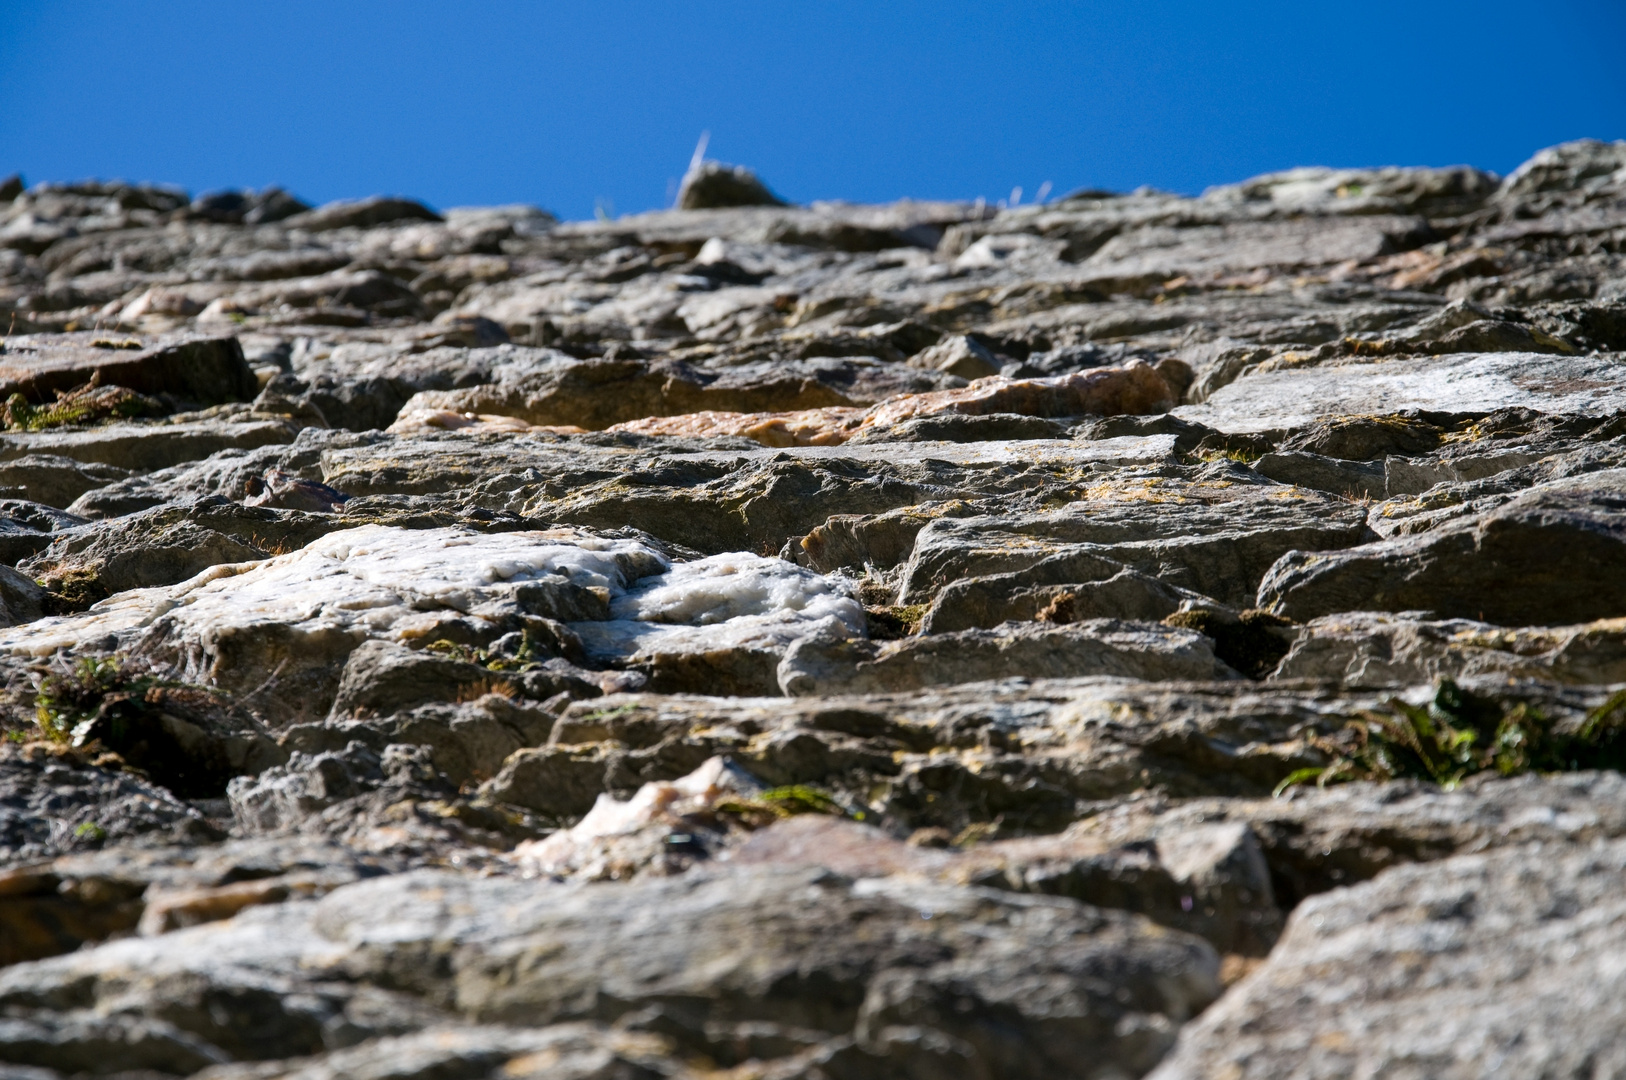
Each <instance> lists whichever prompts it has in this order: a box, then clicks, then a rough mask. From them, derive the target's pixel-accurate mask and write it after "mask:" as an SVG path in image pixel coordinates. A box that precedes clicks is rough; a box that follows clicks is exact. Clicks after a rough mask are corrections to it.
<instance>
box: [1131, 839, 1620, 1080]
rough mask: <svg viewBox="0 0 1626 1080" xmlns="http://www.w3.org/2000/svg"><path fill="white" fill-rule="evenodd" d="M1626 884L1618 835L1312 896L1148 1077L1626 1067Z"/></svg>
mask: <svg viewBox="0 0 1626 1080" xmlns="http://www.w3.org/2000/svg"><path fill="white" fill-rule="evenodd" d="M1623 880H1626V845H1622V844H1621V843H1619V842H1615V843H1611V844H1605V845H1600V846H1597V847H1591V848H1588V847H1579V848H1576V847H1568V846H1563V847H1557V848H1556V849H1555V848H1553V847H1543V846H1532V847H1529V848H1514V849H1512V850H1506V851H1501V852H1497V853H1494V854H1490V855H1463V856H1458V857H1457V858H1454V859H1450V860H1447V861H1445V862H1443V863H1437V864H1434V865H1431V866H1426V867H1425V866H1415V867H1398V868H1396V869H1394V870H1390V871H1388V872H1387V873H1385V874H1384V875H1383V876H1382V877H1379V878H1378V879H1377V880H1375V881H1372V882H1369V883H1367V884H1364V885H1360V886H1357V887H1355V888H1352V889H1347V890H1338V891H1335V892H1331V893H1328V894H1326V895H1324V896H1319V897H1315V898H1313V899H1311V900H1309V901H1307V902H1306V903H1304V904H1303V905H1301V906H1300V907H1299V909H1298V910H1297V911H1296V912H1295V913H1294V915H1293V919H1292V922H1291V923H1290V924H1289V926H1288V928H1287V932H1286V934H1285V935H1284V936H1283V938H1282V943H1281V945H1280V946H1279V948H1278V950H1277V951H1276V952H1275V953H1274V954H1273V955H1272V956H1271V958H1270V960H1269V961H1267V962H1266V963H1265V965H1264V966H1263V967H1261V968H1260V969H1259V970H1258V971H1256V972H1255V973H1254V974H1253V975H1252V976H1251V977H1250V978H1249V979H1248V980H1247V981H1245V982H1244V983H1243V984H1242V985H1241V986H1239V987H1237V988H1236V991H1235V992H1234V993H1233V994H1232V995H1230V996H1228V997H1227V998H1226V999H1225V1000H1224V1001H1223V1002H1222V1003H1220V1004H1219V1005H1217V1006H1215V1007H1214V1008H1213V1009H1211V1010H1210V1011H1209V1012H1207V1013H1206V1014H1204V1016H1203V1017H1202V1018H1201V1019H1200V1020H1199V1021H1198V1022H1197V1023H1196V1024H1194V1025H1192V1026H1191V1027H1189V1028H1187V1029H1186V1030H1185V1031H1184V1032H1182V1034H1181V1039H1180V1045H1179V1046H1178V1047H1177V1049H1176V1050H1175V1052H1174V1053H1173V1054H1172V1055H1171V1056H1170V1058H1169V1060H1167V1061H1165V1062H1164V1063H1163V1064H1162V1065H1161V1066H1159V1068H1158V1069H1157V1070H1156V1071H1155V1072H1154V1073H1153V1074H1152V1075H1153V1076H1154V1077H1158V1078H1173V1077H1198V1076H1203V1077H1207V1076H1217V1075H1232V1076H1237V1077H1276V1076H1281V1077H1286V1076H1349V1075H1374V1076H1376V1075H1385V1076H1389V1075H1414V1076H1422V1075H1428V1076H1439V1077H1459V1076H1460V1077H1469V1076H1484V1075H1487V1074H1488V1073H1493V1072H1494V1073H1508V1074H1517V1075H1524V1076H1536V1075H1561V1074H1563V1073H1566V1072H1568V1073H1574V1072H1575V1071H1577V1070H1582V1071H1587V1072H1592V1073H1594V1074H1595V1075H1596V1074H1600V1073H1601V1074H1603V1075H1607V1074H1609V1073H1611V1072H1615V1071H1618V1070H1619V1069H1620V1068H1622V1063H1623V1058H1622V1048H1621V1045H1620V1034H1619V1024H1620V1012H1619V1006H1618V1004H1617V1003H1618V1001H1619V986H1618V982H1619V978H1620V976H1619V970H1620V968H1619V950H1620V946H1619V944H1618V940H1619V932H1620V922H1621V918H1622V915H1621V912H1620V890H1621V883H1622V881H1623Z"/></svg>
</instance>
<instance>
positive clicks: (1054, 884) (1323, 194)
mask: <svg viewBox="0 0 1626 1080" xmlns="http://www.w3.org/2000/svg"><path fill="white" fill-rule="evenodd" d="M0 200H3V201H0V306H3V307H4V309H6V310H4V311H3V312H0V317H3V318H4V320H5V322H6V325H7V326H8V327H9V332H8V333H7V335H6V337H5V339H4V342H3V352H0V384H3V386H0V402H3V409H0V423H3V426H4V430H3V431H0V489H3V490H0V548H3V549H4V559H3V562H4V566H3V567H0V667H3V669H4V674H5V689H4V693H3V700H0V717H3V719H0V726H3V728H4V739H3V741H0V1062H4V1063H5V1064H4V1065H0V1075H3V1076H5V1077H8V1078H9V1077H17V1078H19V1080H21V1078H29V1080H60V1078H66V1077H76V1076H84V1075H97V1076H100V1075H122V1076H127V1077H135V1076H141V1077H155V1076H195V1077H203V1078H208V1080H236V1078H241V1080H248V1078H251V1077H252V1078H257V1080H265V1078H271V1077H301V1078H312V1080H314V1078H317V1077H333V1078H338V1077H349V1076H361V1075H364V1076H370V1077H379V1078H384V1077H388V1078H393V1080H409V1078H429V1077H442V1076H458V1077H471V1078H473V1077H492V1078H496V1077H528V1076H535V1077H543V1076H546V1077H550V1078H556V1077H581V1078H584V1080H585V1078H588V1077H595V1078H609V1077H616V1078H623V1077H625V1078H631V1077H639V1078H645V1077H694V1078H699V1077H719V1076H727V1077H732V1078H740V1080H743V1078H746V1077H752V1078H770V1077H772V1078H787V1080H788V1078H806V1080H818V1078H828V1080H846V1078H857V1080H862V1078H868V1077H875V1078H880V1077H898V1076H909V1077H919V1078H926V1077H934V1078H935V1077H943V1078H955V1077H976V1078H993V1077H999V1078H1006V1080H1009V1078H1020V1077H1047V1078H1052V1077H1078V1078H1092V1080H1108V1078H1120V1077H1136V1076H1142V1075H1148V1074H1151V1075H1155V1076H1157V1077H1160V1078H1173V1077H1235V1078H1267V1077H1288V1076H1295V1077H1297V1076H1348V1075H1363V1076H1365V1075H1384V1076H1391V1075H1392V1076H1413V1075H1415V1076H1424V1075H1426V1076H1430V1077H1479V1076H1485V1075H1531V1076H1534V1075H1571V1074H1579V1073H1580V1072H1586V1073H1587V1074H1588V1075H1594V1076H1605V1075H1608V1076H1618V1075H1623V1074H1626V1040H1623V1038H1622V1036H1621V1034H1620V1032H1621V1031H1622V1025H1621V1023H1620V1009H1621V1005H1620V1002H1621V1001H1622V1000H1626V994H1623V993H1622V992H1621V987H1620V986H1619V985H1618V984H1619V982H1620V975H1619V973H1620V972H1621V971H1623V970H1626V952H1623V948H1626V947H1623V946H1622V944H1621V942H1622V941H1623V940H1626V937H1623V935H1622V933H1621V932H1620V926H1619V923H1620V921H1621V919H1622V914H1621V912H1622V910H1623V909H1622V907H1621V901H1620V897H1621V896H1622V895H1626V889H1623V886H1626V809H1623V807H1626V784H1623V780H1622V777H1621V774H1620V771H1619V770H1620V769H1621V767H1622V766H1623V765H1626V735H1623V734H1622V729H1623V728H1626V696H1623V695H1622V690H1621V688H1622V686H1623V685H1626V362H1623V353H1626V143H1614V144H1606V143H1600V142H1591V141H1585V142H1575V143H1568V144H1565V145H1562V146H1558V147H1553V148H1551V149H1548V150H1543V151H1541V152H1540V153H1538V154H1536V155H1535V156H1534V157H1533V158H1531V160H1530V161H1529V162H1527V163H1526V164H1525V165H1523V166H1521V167H1520V168H1519V169H1517V170H1516V171H1515V172H1513V173H1512V174H1511V175H1509V176H1507V177H1505V178H1499V177H1496V176H1492V175H1489V174H1486V173H1483V172H1480V171H1477V170H1474V169H1471V168H1465V167H1464V168H1445V169H1397V168H1383V169H1368V170H1330V169H1314V168H1306V169H1295V170H1293V171H1291V172H1286V173H1279V174H1273V175H1269V176H1263V177H1259V178H1257V179H1254V180H1250V181H1247V182H1245V183H1242V184H1237V185H1233V186H1228V187H1222V188H1216V189H1213V190H1210V191H1208V192H1206V193H1205V194H1203V195H1202V196H1201V197H1198V198H1183V197H1177V196H1173V195H1167V194H1162V193H1159V192H1155V191H1151V190H1147V189H1143V190H1141V191H1137V192H1135V193H1133V194H1129V195H1114V194H1110V193H1105V192H1098V191H1082V192H1077V193H1074V194H1071V195H1066V196H1063V197H1060V198H1057V199H1054V200H1052V201H1049V202H1044V203H1041V204H1036V205H1026V206H1012V207H1002V208H997V209H996V208H991V207H987V206H985V205H982V204H960V203H930V202H902V203H897V204H894V205H889V206H857V205H850V204H844V203H831V204H814V205H812V206H807V207H801V206H792V205H788V204H786V203H785V202H784V201H783V200H781V199H780V198H779V197H778V196H776V195H775V194H774V193H773V192H772V190H771V189H770V188H769V187H768V186H767V185H766V184H765V183H764V182H763V181H762V180H761V179H759V178H758V177H757V176H755V175H754V174H753V173H751V171H750V170H748V169H743V168H740V167H736V166H727V165H722V164H719V163H717V162H711V161H707V160H705V159H704V147H703V146H702V147H701V148H700V149H699V150H697V152H696V160H695V162H694V163H693V165H692V167H691V169H690V170H689V174H688V175H687V176H686V177H685V179H684V182H683V185H682V188H681V190H680V191H679V194H678V199H677V208H676V209H673V210H669V211H663V212H657V213H649V214H642V215H637V216H631V217H622V218H619V219H610V218H609V217H608V215H601V217H600V219H599V220H597V221H593V222H584V223H576V222H569V223H565V222H559V221H556V220H555V219H554V218H553V217H552V216H551V215H549V214H548V213H546V212H545V211H542V210H540V209H537V208H534V207H527V206H503V207H485V208H461V209H449V210H444V211H440V212H437V211H435V210H433V209H431V208H429V207H426V206H424V205H421V204H419V203H416V202H412V201H410V200H407V199H402V198H372V199H365V200H360V201H353V202H343V203H335V204H330V205H327V206H321V207H311V206H307V205H306V204H304V203H303V202H301V201H300V200H299V199H297V198H296V197H295V196H293V195H291V194H289V193H288V192H284V191H280V190H277V189H267V190H263V191H257V192H255V191H237V192H217V193H213V194H207V195H202V196H199V197H197V198H190V197H189V196H188V195H187V194H186V193H184V192H181V191H178V190H176V189H171V188H164V187H152V186H147V187H141V186H131V185H127V184H119V183H107V184H101V183H80V184H39V185H36V186H33V187H25V186H24V185H23V184H22V183H21V182H20V181H17V180H13V181H9V182H7V183H5V184H3V185H0Z"/></svg>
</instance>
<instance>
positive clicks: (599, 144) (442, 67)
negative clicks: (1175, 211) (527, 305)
mask: <svg viewBox="0 0 1626 1080" xmlns="http://www.w3.org/2000/svg"><path fill="white" fill-rule="evenodd" d="M1623 55H1626V3H1623V2H1622V0H1607V2H1595V0H1547V2H1545V3H1517V2H1512V0H1477V2H1471V3H1470V2H1458V0H1450V2H1429V0H1411V2H1405V3H1403V2H1392V0H1366V2H1361V3H1338V2H1336V0H1334V2H1324V3H1303V2H1300V3H1284V2H1259V3H1237V2H1235V0H1233V2H1231V3H1213V2H1210V3H1184V2H1167V3H1139V4H1137V3H1132V2H1127V3H1126V2H1124V0H1118V2H1116V3H1088V2H1074V3H1054V2H1048V0H1026V2H1024V3H1020V4H1014V3H959V2H955V0H932V2H915V0H868V2H862V3H860V2H849V0H825V2H822V3H800V4H795V3H768V2H756V3H725V2H706V0H694V2H690V3H671V2H670V0H668V2H664V3H655V2H648V3H645V2H631V0H625V2H623V0H596V2H592V3H583V2H578V3H571V4H564V3H551V2H544V0H533V2H530V3H505V2H495V0H488V2H483V0H461V2H459V3H455V4H452V3H440V4H431V3H421V2H415V0H395V2H389V3H385V2H376V0H324V2H309V0H277V2H260V0H231V2H221V0H212V2H208V3H205V2H199V0H142V2H137V0H124V2H105V0H76V2H71V3H68V2H62V0H54V2H49V0H5V2H4V4H3V5H0V103H3V106H0V174H3V173H6V172H10V171H13V170H19V171H21V172H22V173H23V175H24V176H25V177H26V178H27V179H28V180H29V181H31V182H32V181H35V180H45V179H57V180H60V179H76V178H83V177H92V176H95V177H122V178H126V179H132V180H153V181H163V182H169V183H176V184H180V185H182V186H184V187H186V188H188V189H190V190H192V191H201V190H209V189H215V188H222V187H244V186H247V187H259V186H263V185H265V184H270V183H279V184H282V185H284V186H286V187H288V188H289V189H291V190H293V191H294V192H296V193H297V194H299V195H301V196H303V197H305V198H306V199H309V200H312V201H325V200H328V199H334V198H342V197H355V196H362V195H369V194H375V193H391V194H405V195H412V196H415V197H418V198H422V199H424V200H426V201H427V202H429V203H430V204H432V205H435V206H453V205H460V204H471V203H494V202H532V203H536V204H539V205H542V206H545V207H547V208H549V209H551V210H553V211H555V212H556V213H558V214H560V215H561V216H563V217H568V218H582V217H588V216H591V215H592V214H593V212H594V207H595V205H604V206H606V207H609V208H611V210H612V212H614V213H627V212H633V211H638V210H645V209H650V208H654V207H659V206H663V205H666V204H667V203H668V202H669V200H670V197H671V193H672V191H673V190H674V185H675V182H676V179H677V177H678V176H679V175H680V174H681V173H682V171H683V168H684V166H685V164H686V163H687V162H688V159H689V155H690V153H691V152H692V150H693V148H694V145H695V141H696V139H697V138H698V136H699V135H700V133H701V131H703V130H707V131H710V132H711V143H710V147H711V155H710V156H713V157H717V158H720V159H722V160H726V161H731V162H737V163H743V164H747V165H750V166H752V167H754V168H756V169H757V170H758V171H759V172H760V173H761V174H762V176H763V177H764V178H765V179H766V180H767V181H768V182H769V183H770V184H771V185H772V186H773V187H774V188H775V189H776V190H778V191H779V192H780V193H781V194H783V195H785V196H787V197H788V198H791V199H794V200H797V201H809V200H812V199H821V198H845V199H852V200H858V201H877V200H887V199H893V198H898V197H901V196H906V195H907V196H914V197H917V198H975V197H977V196H983V197H986V198H988V199H990V200H996V199H999V198H1002V197H1005V196H1007V195H1008V194H1009V192H1010V190H1011V188H1012V187H1015V186H1018V185H1020V186H1022V187H1023V188H1024V189H1025V191H1026V193H1027V196H1028V197H1029V198H1031V197H1032V193H1033V192H1034V191H1035V189H1037V188H1038V187H1039V185H1040V184H1041V183H1043V182H1045V181H1049V182H1051V183H1052V185H1053V186H1054V190H1055V191H1056V192H1057V193H1058V194H1059V193H1061V192H1065V191H1067V190H1070V189H1073V188H1078V187H1085V186H1093V187H1106V188H1112V189H1119V190H1126V189H1129V188H1133V187H1136V186H1138V185H1140V184H1151V185H1153V186H1154V187H1160V188H1165V189H1169V190H1175V191H1185V192H1197V191H1200V190H1202V189H1203V188H1204V187H1206V186H1208V185H1210V184H1216V183H1225V182H1229V181H1233V180H1238V179H1242V178H1244V177H1247V176H1251V175H1255V174H1257V173H1261V172H1266V171H1270V170H1274V169H1281V168H1287V167H1290V166H1293V165H1303V164H1328V165H1381V164H1403V165H1425V164H1427V165H1446V164H1456V163H1462V162H1467V163H1470V164H1474V165H1478V166H1480V167H1482V168H1488V169H1492V170H1495V171H1498V172H1505V171H1506V170H1508V169H1511V168H1512V167H1513V166H1515V165H1517V164H1518V163H1519V162H1520V161H1522V160H1523V159H1524V158H1526V157H1527V156H1529V154H1530V153H1531V152H1532V151H1534V150H1536V149H1538V148H1540V147H1542V146H1547V145H1550V144H1552V143H1555V142H1560V141H1563V140H1565V139H1573V138H1579V137H1584V136H1591V137H1596V138H1606V139H1616V138H1622V137H1626V61H1623V60H1622V59H1621V57H1622V56H1623Z"/></svg>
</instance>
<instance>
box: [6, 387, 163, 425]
mask: <svg viewBox="0 0 1626 1080" xmlns="http://www.w3.org/2000/svg"><path fill="white" fill-rule="evenodd" d="M166 412H168V410H167V409H165V408H164V405H163V403H162V402H160V401H158V400H157V399H156V398H150V397H148V396H147V395H146V394H138V393H136V392H135V391H134V390H130V389H127V388H125V387H123V386H101V385H99V384H98V383H97V382H96V380H94V379H92V380H91V381H90V382H88V383H85V384H84V385H83V386H76V387H74V388H73V389H72V390H68V391H66V392H64V391H61V390H59V391H57V394H56V400H55V401H52V402H49V403H47V404H43V405H34V404H32V403H30V402H29V401H28V399H27V398H25V397H23V395H21V394H12V395H11V396H10V397H9V398H7V399H6V402H5V404H4V405H3V406H0V426H3V427H4V428H5V429H6V430H8V431H48V430H50V429H51V428H59V427H73V426H78V425H85V424H100V423H105V422H107V421H109V420H130V419H134V418H136V417H142V416H163V415H164V414H165V413H166Z"/></svg>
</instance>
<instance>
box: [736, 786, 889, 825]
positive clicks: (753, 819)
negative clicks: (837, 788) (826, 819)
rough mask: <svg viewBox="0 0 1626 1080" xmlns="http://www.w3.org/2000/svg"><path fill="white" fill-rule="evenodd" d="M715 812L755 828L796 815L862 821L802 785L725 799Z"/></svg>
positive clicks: (858, 815)
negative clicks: (740, 820) (822, 815)
mask: <svg viewBox="0 0 1626 1080" xmlns="http://www.w3.org/2000/svg"><path fill="white" fill-rule="evenodd" d="M717 812H718V813H719V814H726V815H728V816H731V817H737V818H740V819H742V820H743V821H744V822H745V823H746V824H747V825H751V826H753V827H757V828H760V827H761V826H763V825H767V824H769V823H771V822H773V821H777V820H779V819H781V818H788V817H796V816H798V815H800V814H827V815H829V816H831V817H850V818H852V819H853V820H855V821H862V820H864V813H863V811H854V812H851V813H849V812H848V811H847V810H846V809H845V808H844V807H843V806H842V805H841V804H840V803H838V802H836V800H835V799H834V798H832V797H831V796H830V795H829V794H828V793H826V792H823V791H820V790H819V789H818V788H815V787H809V786H808V785H806V784H788V785H786V786H784V787H776V788H769V789H768V790H767V791H761V792H758V793H757V794H755V795H752V796H749V797H747V798H743V799H726V800H723V801H721V802H719V803H718V804H717Z"/></svg>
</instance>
